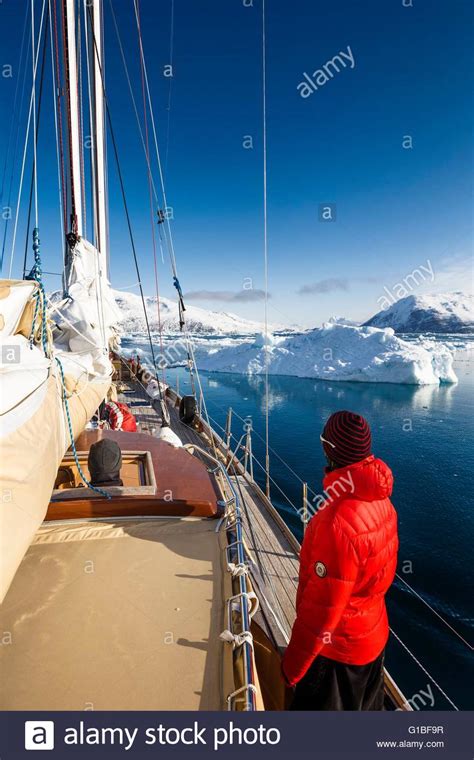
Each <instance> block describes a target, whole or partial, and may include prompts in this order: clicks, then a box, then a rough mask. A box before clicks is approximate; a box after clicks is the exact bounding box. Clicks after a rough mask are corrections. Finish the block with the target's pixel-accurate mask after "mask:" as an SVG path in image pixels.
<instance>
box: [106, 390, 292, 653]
mask: <svg viewBox="0 0 474 760" xmlns="http://www.w3.org/2000/svg"><path fill="white" fill-rule="evenodd" d="M119 401H122V402H124V403H127V404H128V405H129V406H130V408H131V410H132V412H133V414H134V415H135V417H136V420H137V422H138V423H139V427H140V430H141V432H147V433H150V434H152V435H153V433H154V432H155V431H156V430H158V429H159V425H160V422H161V420H160V417H159V415H158V414H157V413H156V412H155V410H154V409H153V407H152V406H151V403H150V399H149V397H148V396H147V394H146V391H145V389H144V388H143V387H142V386H141V385H140V384H139V383H138V382H137V381H134V380H130V381H128V382H123V383H122V392H121V394H119ZM168 406H169V411H170V423H171V428H172V429H173V431H174V432H175V433H176V434H177V435H178V436H179V438H180V439H181V441H182V442H183V444H191V445H194V446H199V447H200V448H204V449H206V450H208V451H209V452H210V453H212V451H211V445H210V441H209V440H208V438H207V437H206V436H205V435H202V434H201V433H199V432H198V430H196V429H195V428H193V427H189V426H188V425H185V424H183V423H182V422H181V420H180V419H179V412H178V408H177V407H176V406H175V405H174V404H173V403H170V402H169V403H168ZM196 455H197V456H199V453H198V452H196ZM231 480H232V481H233V482H234V485H235V487H236V490H237V492H238V493H239V496H240V498H241V502H242V504H243V511H244V538H245V542H246V549H247V553H248V555H249V558H250V560H251V561H252V567H251V574H252V582H253V584H254V586H256V591H257V593H258V596H259V598H260V601H261V609H260V612H259V613H257V617H256V618H255V620H256V622H258V623H259V625H261V627H262V628H263V629H264V630H265V631H266V632H267V633H268V634H270V635H271V636H272V638H273V639H274V640H275V642H276V643H277V645H278V646H281V647H283V646H285V644H286V643H287V642H288V639H289V636H290V632H291V628H292V625H293V622H294V619H295V600H296V589H297V586H298V568H299V561H298V554H297V544H296V541H295V540H293V541H292V540H291V535H290V534H289V530H288V529H287V528H286V526H284V524H283V521H282V520H281V518H279V516H278V513H277V512H276V510H275V509H274V507H272V505H271V504H270V503H269V502H268V501H267V500H266V499H265V497H264V496H263V494H262V493H261V491H260V489H259V488H258V486H256V484H253V483H252V482H251V481H249V479H247V477H246V476H244V475H243V474H238V475H237V474H234V475H233V476H231Z"/></svg>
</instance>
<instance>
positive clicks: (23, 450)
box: [0, 375, 109, 601]
mask: <svg viewBox="0 0 474 760" xmlns="http://www.w3.org/2000/svg"><path fill="white" fill-rule="evenodd" d="M108 387H109V383H108V382H106V383H103V382H99V383H89V384H88V385H87V387H85V388H82V390H81V391H80V392H76V393H73V394H72V395H71V397H70V399H69V410H70V417H71V423H72V428H73V433H74V437H75V438H76V437H77V436H78V435H79V434H80V433H81V431H82V430H83V429H84V426H85V425H86V423H87V421H88V420H89V419H90V417H91V416H92V414H93V413H94V411H95V410H96V409H97V407H98V406H99V404H100V402H101V401H102V399H103V398H104V396H105V395H106V393H107V389H108ZM69 443H70V440H69V432H68V430H67V426H66V420H65V415H64V410H63V403H62V399H61V386H60V385H59V384H58V379H57V377H55V376H54V375H51V376H50V377H49V378H48V380H47V381H46V383H45V392H44V397H43V399H42V402H41V404H40V406H39V407H38V409H37V411H36V412H35V413H34V414H33V415H32V416H31V417H29V419H27V420H26V422H24V423H23V424H22V425H21V426H20V427H19V428H17V429H16V430H15V431H14V432H13V433H10V434H9V435H7V436H5V437H3V438H2V439H1V440H0V482H1V488H2V505H1V509H0V601H1V600H3V597H4V596H5V593H6V591H7V589H8V587H9V585H10V583H11V581H12V578H13V576H14V574H15V572H16V570H17V568H18V566H19V564H20V562H21V560H22V558H23V556H24V554H25V552H26V551H27V549H28V547H29V545H30V543H31V541H32V539H33V537H34V535H35V533H36V531H37V529H38V526H39V525H40V524H41V522H42V521H43V519H44V516H45V514H46V509H47V506H48V503H49V500H50V496H51V490H52V487H53V484H54V481H55V478H56V473H57V470H58V467H59V465H60V463H61V460H62V458H63V456H64V453H65V451H66V450H67V448H68V446H69Z"/></svg>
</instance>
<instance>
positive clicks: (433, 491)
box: [167, 360, 474, 710]
mask: <svg viewBox="0 0 474 760" xmlns="http://www.w3.org/2000/svg"><path fill="white" fill-rule="evenodd" d="M456 371H457V373H458V375H459V378H460V382H459V384H458V385H456V386H439V387H438V386H430V387H424V388H416V387H413V386H404V385H389V384H376V383H372V384H368V383H334V382H333V383H330V382H326V381H314V380H307V379H300V378H290V377H270V405H271V411H270V442H271V447H272V449H273V450H274V451H275V452H276V454H275V453H274V454H271V474H272V478H273V479H274V481H275V483H276V485H274V484H272V500H273V502H274V504H275V505H276V506H278V508H279V509H280V511H281V513H282V515H283V516H284V518H285V520H286V522H287V523H288V525H289V526H290V527H291V528H292V529H293V530H294V532H295V533H296V535H297V536H298V537H299V538H301V535H302V524H301V522H300V520H299V518H298V516H297V515H296V513H295V510H294V508H293V507H291V506H290V504H289V503H288V502H287V501H286V499H285V498H284V497H283V495H282V494H281V492H280V491H279V490H278V487H279V488H281V489H282V491H283V492H284V493H285V495H286V496H287V497H288V499H290V500H291V501H292V502H293V504H294V505H295V506H296V507H297V508H299V507H301V505H302V486H301V483H300V482H299V481H298V480H297V478H296V477H295V475H293V474H292V473H291V471H290V470H289V469H288V468H287V467H286V466H285V465H284V464H283V463H282V461H281V460H280V459H279V458H278V456H277V454H278V455H279V456H280V457H281V458H282V459H283V460H284V461H285V462H286V464H287V465H288V466H289V467H291V468H292V469H293V470H294V471H295V473H296V474H297V475H298V476H299V477H300V478H301V479H304V480H306V481H307V482H308V484H309V487H310V488H311V489H312V491H313V492H314V493H315V494H318V493H320V492H321V490H322V473H323V467H324V458H323V454H322V451H321V446H320V442H319V434H320V432H321V429H322V426H323V424H324V421H325V420H326V419H327V417H328V416H329V415H330V414H331V413H332V412H334V411H336V410H338V409H350V410H353V411H357V412H359V413H361V414H363V415H364V416H365V417H366V418H367V419H368V420H369V421H370V424H371V426H372V432H373V449H374V453H375V454H376V455H377V456H379V457H381V458H382V459H384V460H385V461H386V462H387V463H388V464H389V465H390V467H391V468H392V470H393V473H394V476H395V490H394V494H393V502H394V504H395V506H396V508H397V511H398V515H399V532H400V554H399V567H398V572H399V574H400V575H401V576H402V577H403V578H404V579H405V580H406V581H407V582H408V583H409V584H410V586H412V587H413V588H414V589H415V590H416V591H417V592H418V594H420V595H421V596H422V597H423V598H424V599H425V600H426V601H427V602H428V603H429V604H430V606H431V607H432V608H433V610H435V611H436V612H437V613H438V614H439V615H441V616H442V617H443V618H444V619H445V620H446V621H447V622H448V623H449V624H450V625H451V626H452V627H453V628H454V629H455V630H456V631H457V632H458V633H459V634H460V635H461V636H462V637H463V638H464V639H466V640H467V641H468V642H471V643H472V642H473V641H474V621H473V619H472V618H473V615H472V596H473V593H472V591H473V587H474V583H473V580H474V571H473V565H474V549H473V542H474V531H473V524H474V504H473V499H472V492H473V489H472V477H473V473H474V446H473V442H472V432H473V431H472V427H473V422H472V421H473V411H474V409H473V407H474V394H473V390H474V388H473V379H474V375H473V371H474V368H473V366H472V364H469V362H468V361H467V360H465V361H462V360H461V361H458V362H457V364H456ZM177 376H179V384H180V390H181V392H190V384H189V377H188V376H187V374H186V372H185V371H184V370H182V369H179V370H170V372H169V373H168V377H167V379H168V381H169V382H170V383H171V384H173V385H175V382H176V377H177ZM201 379H202V383H203V390H204V394H205V398H206V403H207V408H208V413H209V415H210V417H211V418H212V420H211V421H212V422H213V423H214V426H215V428H216V430H217V432H221V433H222V431H221V430H220V428H219V425H221V426H224V425H225V418H226V412H227V409H228V407H229V406H231V407H232V408H233V409H234V410H235V412H236V413H237V414H239V415H240V416H241V417H246V416H251V417H252V421H253V427H254V431H255V432H254V435H253V448H254V453H255V455H256V456H257V458H258V459H259V460H260V461H261V462H264V444H263V441H262V439H261V438H259V435H260V436H263V435H264V398H265V389H264V383H263V379H262V378H256V377H247V376H241V375H233V374H222V373H201ZM232 429H233V433H234V435H235V436H236V437H237V438H240V436H241V434H242V432H243V423H242V421H241V420H239V419H237V417H234V422H233V428H232ZM262 474H263V473H262V471H261V470H260V469H259V468H258V467H256V469H255V475H256V479H260V482H263V480H262V478H261V475H262ZM388 607H389V615H390V622H391V626H392V628H393V630H394V631H395V633H396V634H397V635H398V636H399V637H400V639H401V640H402V641H403V643H404V644H405V645H406V646H407V647H408V648H409V649H410V650H411V652H412V653H413V654H414V655H415V656H416V657H417V659H418V660H419V661H420V662H421V664H422V665H423V666H424V667H425V668H426V670H427V671H429V673H430V674H431V676H432V677H433V678H434V679H435V680H436V681H437V682H438V684H439V685H440V686H441V687H442V689H443V690H444V692H445V693H446V694H447V695H448V696H449V697H450V698H451V700H452V701H453V702H454V704H455V705H456V706H457V707H458V708H460V709H472V708H473V707H474V700H473V697H472V684H473V683H474V663H473V654H472V650H469V648H468V647H467V646H466V645H465V644H463V643H462V642H461V641H460V640H459V639H458V638H457V637H456V635H455V634H454V633H453V632H452V631H451V630H450V629H449V628H447V627H446V625H444V623H443V622H442V621H441V620H440V619H439V618H438V617H437V616H436V614H434V612H432V611H431V610H430V609H428V608H427V607H426V606H425V605H424V604H423V603H422V602H421V601H420V600H419V599H418V598H416V597H415V596H414V595H413V594H412V593H411V592H410V591H409V590H408V589H407V588H406V587H405V586H404V584H403V583H402V582H401V581H399V580H396V581H395V583H394V585H393V587H392V589H391V591H390V593H389V598H388ZM387 665H388V668H389V670H390V671H391V673H392V675H393V676H394V677H395V679H396V680H397V682H398V683H399V685H400V687H401V688H402V689H403V691H404V692H405V695H406V696H407V697H409V698H411V697H413V696H414V695H418V696H417V697H416V699H415V704H416V705H417V706H418V707H419V708H421V709H435V710H436V709H437V710H441V709H452V705H450V704H449V702H448V701H447V700H446V698H445V697H444V696H443V695H442V694H441V693H440V691H439V690H438V689H437V688H436V686H435V685H434V684H433V683H432V682H431V681H430V679H429V677H428V676H427V675H426V674H425V673H424V672H423V671H422V670H421V669H420V667H419V666H418V665H417V664H416V663H415V662H414V660H413V659H412V658H411V656H410V655H409V654H408V653H407V652H406V650H405V649H404V648H403V646H402V645H401V644H400V643H399V642H398V641H397V640H396V638H395V637H394V636H392V637H391V640H390V642H389V645H388V651H387ZM431 694H432V695H433V696H432V697H431ZM427 695H429V696H427ZM433 699H434V704H432V702H433Z"/></svg>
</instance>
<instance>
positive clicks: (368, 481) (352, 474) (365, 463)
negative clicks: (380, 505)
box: [323, 454, 393, 501]
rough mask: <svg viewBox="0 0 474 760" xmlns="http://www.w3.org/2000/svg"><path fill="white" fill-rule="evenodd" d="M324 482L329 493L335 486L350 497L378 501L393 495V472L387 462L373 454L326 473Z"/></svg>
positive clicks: (336, 489) (337, 490)
mask: <svg viewBox="0 0 474 760" xmlns="http://www.w3.org/2000/svg"><path fill="white" fill-rule="evenodd" d="M323 483H324V490H325V491H327V490H328V488H329V493H331V486H333V492H336V493H338V492H340V493H341V494H342V495H344V496H347V497H349V498H354V499H360V500H361V501H377V500H378V499H387V498H389V497H390V496H391V495H392V490H393V474H392V471H391V469H390V467H389V466H388V465H386V464H385V462H383V461H382V460H381V459H377V458H376V457H375V456H374V455H373V454H371V455H370V456H369V457H367V458H366V459H363V460H362V461H361V462H356V463H355V464H351V465H347V466H346V467H339V468H338V469H337V470H332V471H331V472H328V473H326V476H325V478H324V481H323Z"/></svg>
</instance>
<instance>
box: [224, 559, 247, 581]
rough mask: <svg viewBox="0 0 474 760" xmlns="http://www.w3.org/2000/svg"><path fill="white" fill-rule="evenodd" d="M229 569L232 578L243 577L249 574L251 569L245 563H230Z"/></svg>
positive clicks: (228, 564)
mask: <svg viewBox="0 0 474 760" xmlns="http://www.w3.org/2000/svg"><path fill="white" fill-rule="evenodd" d="M227 569H228V571H229V572H230V573H231V574H232V578H240V576H241V575H248V574H249V567H248V565H247V564H246V563H245V562H238V563H235V562H228V563H227Z"/></svg>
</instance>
